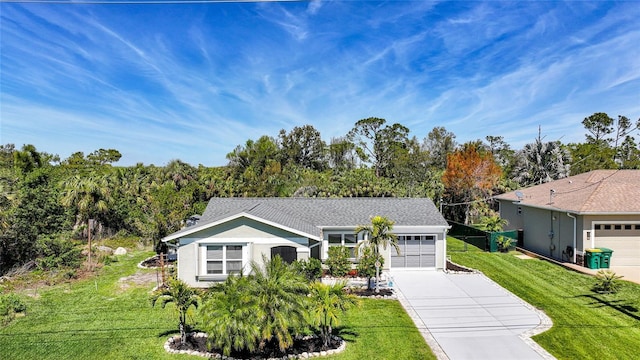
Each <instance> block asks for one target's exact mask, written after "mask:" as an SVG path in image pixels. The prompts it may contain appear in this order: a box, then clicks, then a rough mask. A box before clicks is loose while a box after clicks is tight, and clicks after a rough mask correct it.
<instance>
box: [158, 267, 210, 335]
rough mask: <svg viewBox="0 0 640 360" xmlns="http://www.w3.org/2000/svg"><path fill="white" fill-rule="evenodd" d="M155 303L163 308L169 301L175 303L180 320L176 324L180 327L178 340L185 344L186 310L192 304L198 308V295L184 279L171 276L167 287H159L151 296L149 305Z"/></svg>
mask: <svg viewBox="0 0 640 360" xmlns="http://www.w3.org/2000/svg"><path fill="white" fill-rule="evenodd" d="M157 303H160V305H161V306H162V308H163V309H164V308H165V306H166V305H167V304H169V303H173V304H174V305H175V307H176V312H177V313H178V317H179V322H180V323H179V325H178V326H179V329H180V341H181V344H186V342H187V330H186V326H187V312H188V311H189V308H191V307H192V306H193V307H194V308H198V305H199V303H200V295H198V293H197V292H196V290H194V289H193V288H191V287H189V285H187V284H186V283H185V282H184V281H182V280H180V279H176V278H171V279H169V281H168V287H165V288H162V289H159V290H158V291H157V292H156V293H154V294H153V295H152V296H151V305H152V306H155V305H156V304H157Z"/></svg>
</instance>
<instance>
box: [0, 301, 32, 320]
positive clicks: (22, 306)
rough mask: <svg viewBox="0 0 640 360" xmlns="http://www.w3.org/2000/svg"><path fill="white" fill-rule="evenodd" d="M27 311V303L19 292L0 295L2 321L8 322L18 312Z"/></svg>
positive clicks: (0, 317)
mask: <svg viewBox="0 0 640 360" xmlns="http://www.w3.org/2000/svg"><path fill="white" fill-rule="evenodd" d="M26 311H27V304H26V303H25V302H24V300H23V299H22V298H21V297H20V296H18V295H17V294H7V295H0V323H2V324H7V323H8V322H9V321H11V320H13V319H14V318H15V316H16V314H17V313H24V312H26Z"/></svg>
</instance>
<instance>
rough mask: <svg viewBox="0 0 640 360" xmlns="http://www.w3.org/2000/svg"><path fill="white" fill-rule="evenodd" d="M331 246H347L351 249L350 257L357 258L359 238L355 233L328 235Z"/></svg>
mask: <svg viewBox="0 0 640 360" xmlns="http://www.w3.org/2000/svg"><path fill="white" fill-rule="evenodd" d="M327 240H328V241H329V246H345V247H347V248H348V249H349V253H350V257H351V258H355V257H356V255H355V248H356V245H358V238H357V237H356V235H355V234H354V233H333V234H328V235H327Z"/></svg>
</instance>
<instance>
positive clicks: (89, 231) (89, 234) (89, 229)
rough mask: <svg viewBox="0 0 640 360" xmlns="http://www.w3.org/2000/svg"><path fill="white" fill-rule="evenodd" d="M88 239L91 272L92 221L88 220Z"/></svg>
mask: <svg viewBox="0 0 640 360" xmlns="http://www.w3.org/2000/svg"><path fill="white" fill-rule="evenodd" d="M87 238H88V239H89V241H88V242H89V270H91V268H92V266H91V219H88V220H87Z"/></svg>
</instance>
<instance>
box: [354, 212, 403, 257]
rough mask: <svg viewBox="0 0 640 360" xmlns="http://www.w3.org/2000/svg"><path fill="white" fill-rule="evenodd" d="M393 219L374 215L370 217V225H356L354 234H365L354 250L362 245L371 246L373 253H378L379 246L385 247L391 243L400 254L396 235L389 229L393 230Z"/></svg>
mask: <svg viewBox="0 0 640 360" xmlns="http://www.w3.org/2000/svg"><path fill="white" fill-rule="evenodd" d="M393 224H394V223H393V221H391V220H389V219H387V218H386V217H384V216H379V215H376V216H374V217H372V218H371V225H358V226H357V227H356V230H355V233H356V235H358V234H360V233H363V234H365V240H364V241H362V242H360V243H359V244H358V246H357V247H356V250H358V249H359V248H361V247H362V246H371V248H372V249H373V252H374V254H376V255H378V254H380V247H382V248H383V249H385V250H386V249H387V246H389V245H391V246H393V247H394V248H395V249H396V252H397V253H398V255H400V246H398V236H397V235H396V234H394V233H392V232H391V231H392V230H393Z"/></svg>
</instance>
